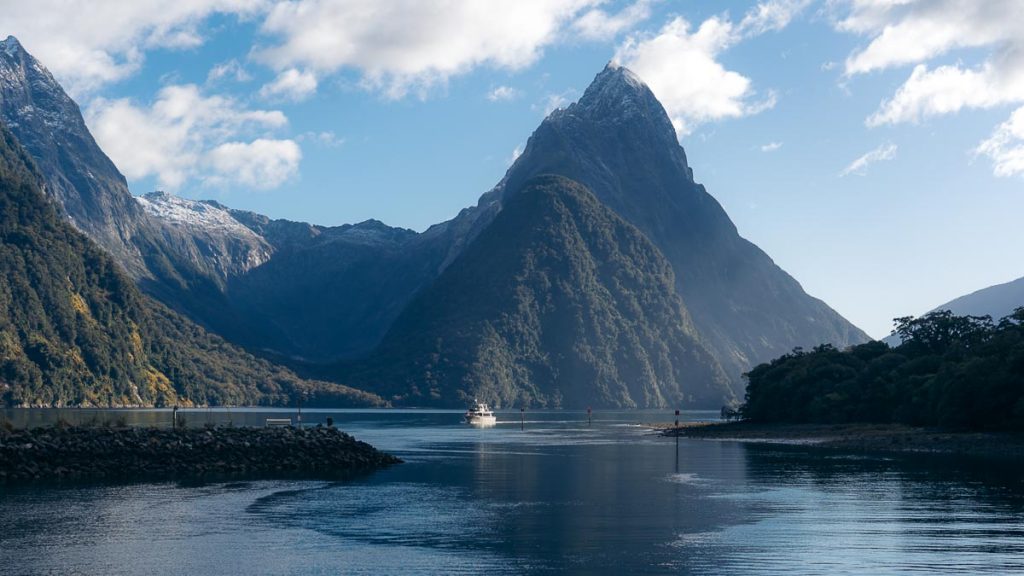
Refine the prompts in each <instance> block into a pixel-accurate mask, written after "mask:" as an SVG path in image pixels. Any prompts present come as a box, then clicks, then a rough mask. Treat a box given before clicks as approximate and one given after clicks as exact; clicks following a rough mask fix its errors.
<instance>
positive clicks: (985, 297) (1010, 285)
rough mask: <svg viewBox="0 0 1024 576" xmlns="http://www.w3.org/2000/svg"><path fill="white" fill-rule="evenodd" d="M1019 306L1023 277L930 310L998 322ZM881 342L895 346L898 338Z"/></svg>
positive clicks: (1023, 291)
mask: <svg viewBox="0 0 1024 576" xmlns="http://www.w3.org/2000/svg"><path fill="white" fill-rule="evenodd" d="M1021 307H1024V278H1018V279H1016V280H1012V281H1010V282H1006V283H1005V284H996V285H995V286H989V287H988V288H982V289H981V290H976V291H974V292H971V293H970V294H967V295H965V296H961V297H959V298H956V299H953V300H950V301H949V302H946V303H945V304H942V305H940V306H936V307H935V308H933V309H932V311H936V310H949V311H950V312H952V313H953V314H956V315H957V316H991V317H992V319H993V320H995V321H996V322H998V321H999V320H1000V319H1001V318H1004V317H1006V316H1009V315H1010V314H1011V313H1012V312H1013V311H1014V310H1016V309H1017V308H1021ZM883 342H885V343H887V344H889V345H890V346H897V345H899V343H900V338H899V336H898V335H896V334H895V333H893V334H890V335H889V336H887V337H886V338H885V339H884V340H883Z"/></svg>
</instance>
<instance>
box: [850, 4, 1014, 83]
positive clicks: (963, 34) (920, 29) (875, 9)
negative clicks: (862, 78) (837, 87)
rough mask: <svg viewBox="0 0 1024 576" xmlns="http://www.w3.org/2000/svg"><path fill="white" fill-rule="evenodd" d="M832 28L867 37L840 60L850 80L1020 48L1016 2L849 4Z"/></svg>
mask: <svg viewBox="0 0 1024 576" xmlns="http://www.w3.org/2000/svg"><path fill="white" fill-rule="evenodd" d="M836 26H837V28H839V29H840V30H844V31H848V32H854V33H857V34H866V35H871V36H873V38H872V40H871V42H870V43H869V44H868V46H867V47H865V48H864V49H863V50H859V51H857V52H854V53H853V54H851V55H850V57H849V58H847V59H846V73H847V74H850V75H852V74H862V73H865V72H871V71H873V70H883V69H886V68H891V67H893V66H901V65H908V64H914V63H917V62H924V61H926V60H930V59H932V58H934V57H936V56H939V55H942V54H945V53H947V52H949V51H951V50H955V49H960V48H979V47H996V48H998V49H1009V48H1013V47H1016V48H1019V47H1022V46H1024V37H1022V32H1024V11H1022V10H1021V4H1020V2H1019V0H889V1H880V0H855V1H853V2H851V3H850V11H849V13H848V14H847V15H846V16H845V17H844V18H842V19H841V20H839V21H838V22H837V24H836Z"/></svg>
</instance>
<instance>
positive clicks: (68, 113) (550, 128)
mask: <svg viewBox="0 0 1024 576" xmlns="http://www.w3.org/2000/svg"><path fill="white" fill-rule="evenodd" d="M0 119H2V121H3V123H4V124H6V125H7V126H8V127H9V128H10V130H11V132H12V133H13V134H14V135H15V136H16V137H17V139H18V140H20V141H21V142H22V143H23V144H24V146H25V148H26V149H27V151H28V152H29V154H30V155H31V156H32V157H33V159H34V160H35V163H36V165H37V166H38V167H39V170H40V172H41V174H42V175H43V178H44V180H45V181H46V187H45V190H46V193H47V194H49V195H50V196H51V197H52V198H53V199H54V200H56V201H57V202H58V204H59V206H60V207H61V208H62V210H63V212H64V214H65V215H66V216H67V218H68V219H69V221H70V222H71V223H72V224H74V225H75V226H76V227H77V228H79V230H81V231H83V232H85V233H86V234H87V235H88V236H89V237H90V238H92V239H93V240H95V241H96V242H97V243H98V244H100V245H101V246H102V247H103V248H105V249H106V250H107V251H108V252H109V253H110V254H111V255H112V256H113V257H114V258H115V259H116V260H117V261H118V262H119V263H120V264H121V265H122V266H123V267H124V269H125V270H126V271H127V272H128V273H129V274H130V275H131V276H132V277H133V278H134V279H135V280H136V281H137V282H138V284H139V286H140V287H141V288H142V289H143V290H144V291H146V292H148V293H149V294H151V295H152V296H154V297H156V298H157V299H159V300H161V301H163V302H164V303H166V304H167V305H168V306H170V307H171V308H172V309H174V310H176V311H177V312H180V313H182V314H184V315H186V316H188V317H190V318H191V319H193V320H194V321H196V322H198V323H199V324H201V325H203V326H205V327H206V328H207V329H209V330H211V331H213V332H215V333H217V334H220V335H222V336H224V337H225V338H226V339H228V340H229V341H232V342H234V343H236V344H239V345H242V346H245V347H247V348H249V349H250V350H253V351H257V352H259V353H261V354H267V355H270V356H272V357H276V358H280V359H287V360H288V362H289V363H291V364H292V365H293V366H295V367H296V369H297V370H300V371H303V372H306V373H309V374H318V375H323V376H330V377H332V378H339V379H342V380H344V381H349V380H350V381H352V382H353V383H355V384H358V385H359V386H362V387H364V388H366V389H368V390H374V391H380V392H381V393H384V394H386V395H388V396H389V397H391V398H392V399H394V400H395V401H396V402H404V403H407V404H432V405H456V404H459V403H461V402H463V401H464V400H465V399H466V398H470V397H472V396H477V395H480V396H481V398H482V399H483V398H484V397H486V398H488V399H490V400H491V401H493V402H496V403H499V404H500V405H511V404H519V403H524V402H526V403H531V404H536V405H546V406H576V407H579V406H583V405H594V406H641V407H664V406H670V405H681V404H684V403H685V404H686V405H692V406H704V407H717V406H719V405H721V404H722V403H732V402H734V401H735V400H736V399H737V398H738V397H740V396H742V380H741V378H740V374H741V373H742V372H743V371H745V370H747V369H749V368H750V367H751V366H753V365H755V364H757V363H759V362H762V361H765V360H768V359H770V358H773V357H775V356H777V355H779V354H781V353H784V352H787V351H789V350H791V349H792V348H794V347H796V346H803V347H809V346H814V345H817V344H820V343H823V342H829V343H832V344H835V345H837V346H846V345H848V344H855V343H860V342H864V341H866V340H867V339H868V338H867V336H866V335H865V334H864V333H863V332H861V331H860V330H859V329H857V328H856V327H855V326H853V325H852V324H850V323H849V322H847V321H846V320H845V319H843V318H842V317H841V316H840V315H839V314H837V313H836V312H835V311H833V310H832V309H831V308H829V307H828V306H827V305H826V304H824V303H823V302H821V301H820V300H817V299H815V298H812V297H811V296H808V295H807V294H806V293H805V292H804V291H803V290H802V288H801V287H800V285H799V284H798V283H797V282H796V281H795V280H794V279H793V278H792V277H790V276H789V275H788V274H786V273H785V272H784V271H783V270H781V269H780V268H779V267H778V266H776V265H775V264H774V263H773V262H772V261H771V259H770V258H769V257H768V256H767V255H766V254H764V252H763V251H761V250H760V249H758V248H757V247H756V246H755V245H753V244H752V243H750V242H748V241H747V240H744V239H743V238H742V237H740V236H739V234H738V232H737V230H736V228H735V226H734V225H733V224H732V222H731V221H730V220H729V217H728V216H727V215H726V213H725V211H724V210H723V209H722V208H721V206H720V205H719V204H718V203H717V202H716V201H715V200H714V198H712V197H711V196H710V195H709V194H708V193H707V192H706V190H705V189H704V187H703V186H701V185H700V184H697V183H696V182H694V179H693V172H692V170H691V169H690V167H689V166H688V164H687V161H686V154H685V152H684V151H683V149H682V147H681V146H679V143H678V141H677V140H676V135H675V132H674V130H673V128H672V125H671V123H670V121H669V119H668V117H667V115H666V113H665V111H664V109H663V108H662V106H661V104H660V103H659V102H658V101H657V99H656V98H655V97H654V95H653V94H652V93H651V91H650V90H649V89H648V88H647V86H646V85H644V83H643V82H641V81H640V80H639V79H638V78H637V77H636V76H634V75H633V74H632V73H631V72H629V71H628V70H626V69H624V68H620V67H616V66H613V65H609V66H608V67H607V68H606V69H605V70H604V71H602V72H601V73H600V74H598V76H597V77H596V78H595V80H594V82H593V84H592V85H591V86H590V87H589V88H588V89H587V90H586V92H585V93H584V95H583V97H582V98H580V100H579V102H577V103H575V104H573V105H571V106H569V107H568V108H567V109H565V110H557V111H555V112H553V113H552V114H551V115H550V116H549V117H548V118H547V119H545V120H544V122H543V123H542V124H541V125H540V127H539V128H538V129H537V130H536V132H535V133H534V134H533V136H532V137H531V138H530V140H529V142H528V143H527V146H526V148H525V150H524V152H523V154H522V155H521V156H520V157H519V158H518V159H517V160H516V162H515V163H514V164H513V166H512V167H511V168H510V169H509V171H508V172H507V173H506V175H505V177H504V178H503V179H502V180H501V182H499V183H498V184H497V186H495V188H494V189H492V190H491V191H489V192H488V193H486V194H484V195H483V196H482V197H481V199H480V201H479V202H478V204H477V205H476V206H473V207H470V208H467V209H465V210H463V211H462V212H461V213H460V214H459V215H458V216H456V217H455V218H454V219H452V220H450V221H447V222H444V223H441V224H438V225H435V226H432V227H431V228H429V229H428V230H426V231H424V232H423V233H416V232H414V231H411V230H405V229H400V228H392V227H389V226H386V225H384V224H382V223H380V222H376V221H367V222H363V223H360V224H355V225H346V226H338V227H322V226H316V225H311V224H305V223H298V222H290V221H286V220H272V219H269V218H267V217H265V216H261V215H258V214H253V213H250V212H244V211H238V210H232V209H230V208H227V207H225V206H223V205H221V204H219V203H217V202H212V201H194V200H186V199H183V198H179V197H176V196H173V195H171V194H166V193H152V194H147V195H145V196H143V197H139V198H133V197H132V196H131V194H130V193H129V191H128V189H127V186H126V183H125V180H124V178H123V177H122V176H121V174H120V173H119V172H118V171H117V169H116V168H115V167H114V165H113V163H112V162H110V160H109V159H108V158H107V157H106V155H104V154H103V152H102V151H101V150H100V149H99V147H98V146H97V145H96V143H95V141H94V140H93V139H92V137H91V135H89V132H88V129H87V128H86V126H85V123H84V121H83V120H82V118H81V115H80V113H79V111H78V107H77V106H76V105H75V104H74V102H73V101H72V100H71V99H70V98H69V97H68V96H67V95H66V94H65V93H64V91H63V89H62V88H61V87H60V85H59V84H58V83H57V82H56V81H55V80H54V79H53V77H52V76H51V75H50V74H49V73H48V72H47V71H46V69H45V68H44V67H43V66H42V65H41V64H40V63H39V62H38V61H36V60H35V59H34V58H32V56H31V55H29V54H28V52H26V51H25V49H24V48H23V47H22V46H21V45H20V44H19V43H18V42H17V40H15V39H14V38H8V39H7V40H6V41H4V42H3V43H0ZM545 175H557V176H560V177H561V178H558V179H550V178H548V179H542V180H537V177H540V176H545ZM520 195H523V196H525V197H526V198H527V199H526V200H523V199H519V196H520ZM513 208H514V210H513ZM506 210H511V211H510V212H509V213H508V214H506ZM538 226H539V228H538ZM495 230H501V233H500V237H499V236H496V235H497V234H498V232H495ZM606 258H610V259H611V260H609V261H607V262H605V261H604V259H606ZM584 263H590V264H587V265H584ZM588 266H589V267H588ZM482 279H492V281H490V282H479V281H478V280H482ZM545 282H548V283H550V284H545ZM666 282H667V283H666ZM430 339H433V340H432V341H430Z"/></svg>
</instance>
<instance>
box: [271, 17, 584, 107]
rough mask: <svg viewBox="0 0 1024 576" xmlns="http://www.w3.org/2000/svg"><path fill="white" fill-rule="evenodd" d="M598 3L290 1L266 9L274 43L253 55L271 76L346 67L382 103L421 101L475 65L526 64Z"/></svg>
mask: <svg viewBox="0 0 1024 576" xmlns="http://www.w3.org/2000/svg"><path fill="white" fill-rule="evenodd" d="M597 4H598V0H533V1H530V2H481V1H478V0H446V1H445V2H443V3H442V4H441V5H438V3H434V2H422V1H420V0H392V1H390V2H384V1H381V0H296V1H292V2H280V3H278V4H276V5H275V6H274V7H273V8H272V9H271V11H270V13H269V15H268V16H267V18H266V20H265V22H264V24H263V32H264V34H265V35H267V36H268V37H270V38H272V39H273V40H274V41H275V42H274V43H272V44H271V45H269V46H265V47H262V48H259V49H257V50H256V51H255V56H256V57H257V58H258V59H259V60H261V61H263V62H266V63H268V64H269V65H271V66H272V67H274V68H276V69H278V70H285V69H288V68H303V69H307V70H311V71H314V72H316V73H318V74H326V73H332V72H336V71H338V70H341V69H354V70H357V71H358V72H359V73H360V74H361V84H362V85H363V86H364V87H365V88H368V89H372V90H379V91H381V92H382V93H383V94H384V95H385V96H387V97H389V98H401V97H403V96H405V95H406V94H408V93H409V92H410V91H414V92H417V93H419V94H420V95H425V94H426V91H427V90H428V89H430V88H431V87H433V86H436V85H443V84H444V83H445V82H446V81H447V80H448V79H449V78H450V77H452V76H457V75H460V74H465V73H467V72H469V71H470V70H473V69H474V68H478V67H481V66H485V67H491V68H503V69H510V70H516V69H521V68H524V67H526V66H529V65H530V64H532V63H533V62H535V61H536V60H537V59H538V58H539V57H540V55H541V53H542V51H543V49H544V48H545V47H546V46H548V45H550V44H552V43H553V42H555V41H556V40H558V38H559V34H560V32H562V31H563V30H564V29H565V27H566V26H568V25H569V24H570V23H571V22H572V20H573V18H574V17H575V16H576V15H577V14H578V13H579V12H581V11H582V10H583V9H585V8H589V7H592V6H595V5H597Z"/></svg>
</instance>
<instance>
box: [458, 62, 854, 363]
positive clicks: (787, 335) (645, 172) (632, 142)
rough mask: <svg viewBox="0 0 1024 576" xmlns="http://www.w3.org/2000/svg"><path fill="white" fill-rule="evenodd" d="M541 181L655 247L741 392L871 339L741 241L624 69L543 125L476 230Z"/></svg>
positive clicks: (646, 94)
mask: <svg viewBox="0 0 1024 576" xmlns="http://www.w3.org/2000/svg"><path fill="white" fill-rule="evenodd" d="M539 174H559V175H562V176H565V177H567V178H570V179H572V180H575V181H577V182H579V183H580V184H582V185H583V186H585V187H586V188H588V189H589V190H590V191H591V192H593V193H594V195H595V196H596V197H597V198H598V200H600V201H601V202H602V203H604V204H605V205H607V206H608V207H609V208H611V209H612V210H613V211H615V212H616V213H617V214H618V215H619V216H621V217H622V218H623V219H625V220H626V221H627V222H630V223H631V224H633V225H634V226H636V227H637V229H639V230H640V232H641V233H642V234H644V235H645V236H646V237H647V238H649V239H650V240H651V241H652V242H653V243H654V245H655V246H657V247H658V249H659V250H660V251H661V252H662V254H664V255H665V257H666V258H667V260H668V261H669V263H670V264H671V265H672V268H673V270H674V272H675V287H676V291H677V293H678V294H679V295H680V297H681V298H682V300H683V302H684V303H685V305H686V307H687V309H688V310H689V311H690V314H691V316H692V318H693V322H694V325H695V326H696V328H697V331H698V332H699V333H700V334H701V336H702V337H703V338H704V340H705V341H706V342H707V344H708V345H709V348H710V349H711V351H712V353H714V354H715V356H716V357H717V359H718V360H719V362H720V363H721V364H722V366H723V368H725V370H726V371H727V372H728V373H729V374H730V376H731V377H732V379H733V381H734V382H736V383H738V382H739V375H740V374H741V373H742V372H744V371H746V370H748V369H749V368H751V367H752V366H754V365H756V364H758V363H760V362H763V361H766V360H769V359H771V358H774V357H776V356H779V355H781V354H784V353H786V352H789V351H790V350H792V349H793V348H794V347H797V346H802V347H810V346H814V345H817V344H821V343H825V342H828V343H831V344H834V345H836V346H840V347H843V346H847V345H850V344H857V343H860V342H865V341H867V340H869V338H868V336H867V335H866V334H865V333H864V332H862V331H861V330H860V329H858V328H857V327H855V326H853V325H852V324H851V323H849V322H848V321H847V320H845V319H844V318H843V317H842V316H840V315H839V314H838V313H836V312H835V311H834V310H832V309H831V308H829V307H828V305H826V304H825V303H824V302H822V301H821V300H818V299H816V298H813V297H811V296H809V295H808V294H806V293H805V292H804V291H803V289H802V288H801V286H800V284H799V283H798V282H797V281H796V280H794V279H793V278H792V277H791V276H790V275H789V274H787V273H786V272H785V271H783V270H782V269H781V268H779V267H778V266H777V265H776V264H775V263H774V262H773V261H772V260H771V258H769V257H768V255H767V254H765V253H764V252H763V251H762V250H761V249H760V248H758V247H757V246H755V245H754V244H753V243H751V242H749V241H747V240H745V239H744V238H742V237H741V236H740V235H739V233H738V231H737V229H736V226H735V225H734V224H733V223H732V221H731V220H730V219H729V216H728V215H727V214H726V213H725V211H724V210H723V209H722V207H721V205H719V203H718V202H717V201H716V200H715V199H714V198H713V197H712V196H711V195H710V194H708V193H707V191H706V190H705V188H704V186H702V185H700V184H698V183H696V182H695V181H694V179H693V171H692V170H691V169H690V167H689V165H688V164H687V160H686V153H685V151H684V150H683V148H682V147H681V146H680V145H679V143H678V141H677V140H676V133H675V130H674V129H673V127H672V123H671V121H670V120H669V118H668V115H667V114H666V113H665V109H664V108H663V107H662V106H661V103H659V102H658V100H657V99H656V98H655V96H654V94H653V93H652V92H651V90H650V89H649V88H648V87H647V86H646V85H645V84H644V83H643V82H642V81H641V80H640V79H639V78H637V77H636V76H635V75H634V74H633V73H632V72H630V71H629V70H627V69H626V68H623V67H619V66H616V65H614V64H609V65H608V66H607V67H606V68H605V69H604V70H603V71H602V72H601V73H600V74H598V75H597V77H596V78H595V79H594V81H593V83H592V84H591V85H590V87H588V88H587V90H586V91H585V92H584V94H583V96H582V97H581V98H580V99H579V101H578V102H576V103H574V104H572V105H570V106H569V107H568V108H566V109H564V110H556V111H555V112H553V113H551V115H550V116H548V117H547V118H546V119H545V120H544V122H542V123H541V125H540V127H538V128H537V130H536V131H535V132H534V133H533V135H532V136H531V137H530V139H529V141H528V142H527V145H526V147H525V149H524V151H523V153H522V155H520V156H519V158H518V159H517V160H516V162H515V163H514V165H513V166H512V167H511V168H510V169H509V171H508V173H507V174H506V175H505V177H504V179H503V180H502V181H501V183H499V184H498V186H496V187H495V189H494V190H492V191H491V192H489V193H488V194H487V195H485V196H484V197H483V198H482V200H481V203H480V206H478V211H479V212H481V213H482V214H483V216H479V217H478V219H480V220H486V219H487V218H489V217H493V216H488V215H492V214H494V213H496V212H497V211H498V210H499V209H498V208H496V207H495V205H498V206H500V205H501V204H503V203H506V202H508V198H509V196H511V195H514V194H515V192H516V191H517V190H519V189H521V188H522V186H523V183H524V182H526V181H528V180H529V179H531V178H533V177H535V176H537V175H539ZM475 226H476V228H477V229H480V228H481V227H482V224H481V222H477V223H476V224H475Z"/></svg>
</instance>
